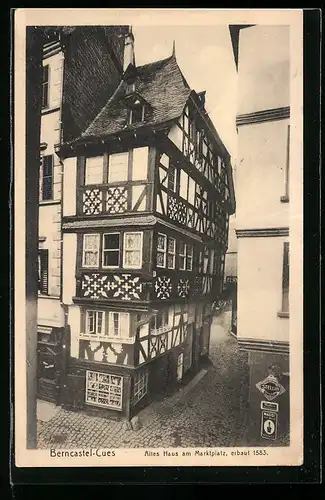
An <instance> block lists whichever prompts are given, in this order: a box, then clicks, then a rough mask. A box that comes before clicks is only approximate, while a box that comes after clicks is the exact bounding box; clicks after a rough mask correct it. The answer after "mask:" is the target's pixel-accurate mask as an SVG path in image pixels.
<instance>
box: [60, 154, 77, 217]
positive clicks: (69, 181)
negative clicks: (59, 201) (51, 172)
mask: <svg viewBox="0 0 325 500" xmlns="http://www.w3.org/2000/svg"><path fill="white" fill-rule="evenodd" d="M76 176H77V158H66V159H65V160H64V164H63V216H64V217H65V216H67V215H76V192H77V188H76V182H77V177H76Z"/></svg>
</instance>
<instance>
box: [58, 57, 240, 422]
mask: <svg viewBox="0 0 325 500" xmlns="http://www.w3.org/2000/svg"><path fill="white" fill-rule="evenodd" d="M59 155H60V157H61V161H62V163H63V166H64V177H63V178H64V182H63V223H62V230H63V274H64V283H63V303H64V304H65V306H66V307H67V321H68V324H69V328H70V338H69V339H68V340H67V349H68V351H69V352H68V353H67V375H66V380H65V382H64V387H65V395H64V398H63V399H64V403H65V405H66V406H67V407H76V408H88V409H89V410H91V409H92V410H93V411H95V412H96V411H98V410H99V409H102V410H105V412H106V413H107V414H108V415H113V416H114V415H115V416H123V417H126V418H130V417H131V416H132V415H134V414H135V413H136V412H137V411H138V410H139V409H140V408H141V407H142V406H143V405H146V404H148V402H149V401H150V400H151V399H152V398H154V397H155V396H156V395H157V394H159V393H166V392H168V391H169V390H173V388H175V387H177V385H178V384H180V383H182V381H184V380H185V379H187V378H190V377H191V375H192V374H194V373H196V371H197V370H198V368H199V366H200V362H201V360H202V357H204V356H206V355H207V354H208V352H209V336H210V325H211V314H212V312H211V306H212V302H213V301H214V300H215V299H216V297H217V296H218V294H219V293H220V290H221V287H222V283H223V271H224V258H225V252H226V249H227V239H228V218H229V214H231V213H233V211H234V194H233V185H232V173H231V165H230V157H229V154H228V152H227V150H226V149H225V147H224V145H223V143H222V141H221V140H220V138H219V136H218V134H217V132H216V130H215V129H214V126H213V124H212V123H211V121H210V119H209V117H208V115H207V113H206V111H205V107H204V93H200V94H197V93H196V92H194V91H193V90H191V89H190V88H189V86H188V84H187V82H186V80H185V78H184V76H183V75H182V73H181V70H180V69H179V66H178V64H177V61H176V58H175V55H174V54H173V55H172V56H171V57H169V58H167V59H164V60H161V61H157V62H154V63H152V64H147V65H145V66H141V67H136V66H135V65H134V64H132V62H131V63H130V64H129V65H128V67H127V68H126V70H125V71H124V74H123V77H122V79H121V81H120V83H119V85H118V86H117V88H116V91H115V93H114V94H113V95H112V97H111V98H110V99H109V100H108V102H107V104H106V105H105V106H104V107H103V109H102V110H101V111H100V113H99V114H98V116H97V117H96V118H95V119H94V121H93V122H92V123H91V124H90V125H89V126H88V127H87V129H86V130H85V132H84V133H83V134H81V136H80V137H79V138H78V139H77V140H75V141H69V142H65V143H64V144H63V145H62V147H61V148H60V151H59Z"/></svg>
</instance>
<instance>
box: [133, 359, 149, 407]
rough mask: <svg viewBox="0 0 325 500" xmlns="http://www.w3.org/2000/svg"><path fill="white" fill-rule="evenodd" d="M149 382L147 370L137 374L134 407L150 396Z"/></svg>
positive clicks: (134, 385) (134, 384)
mask: <svg viewBox="0 0 325 500" xmlns="http://www.w3.org/2000/svg"><path fill="white" fill-rule="evenodd" d="M148 381H149V372H148V369H147V368H143V369H142V370H139V371H137V372H136V374H135V377H134V383H133V398H132V401H133V405H134V406H135V405H136V404H137V403H138V402H139V401H141V399H142V398H144V397H145V396H146V395H147V394H148ZM143 389H144V392H143Z"/></svg>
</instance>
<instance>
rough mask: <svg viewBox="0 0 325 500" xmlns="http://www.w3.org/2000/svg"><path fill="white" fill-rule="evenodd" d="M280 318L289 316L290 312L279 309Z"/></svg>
mask: <svg viewBox="0 0 325 500" xmlns="http://www.w3.org/2000/svg"><path fill="white" fill-rule="evenodd" d="M278 318H289V313H288V312H285V311H279V312H278Z"/></svg>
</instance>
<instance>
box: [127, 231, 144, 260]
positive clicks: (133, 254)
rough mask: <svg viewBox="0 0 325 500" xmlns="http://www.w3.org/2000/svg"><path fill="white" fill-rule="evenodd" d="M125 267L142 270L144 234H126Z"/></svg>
mask: <svg viewBox="0 0 325 500" xmlns="http://www.w3.org/2000/svg"><path fill="white" fill-rule="evenodd" d="M123 267H125V268H133V269H140V268H141V267H142V233H141V232H131V233H124V248H123Z"/></svg>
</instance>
